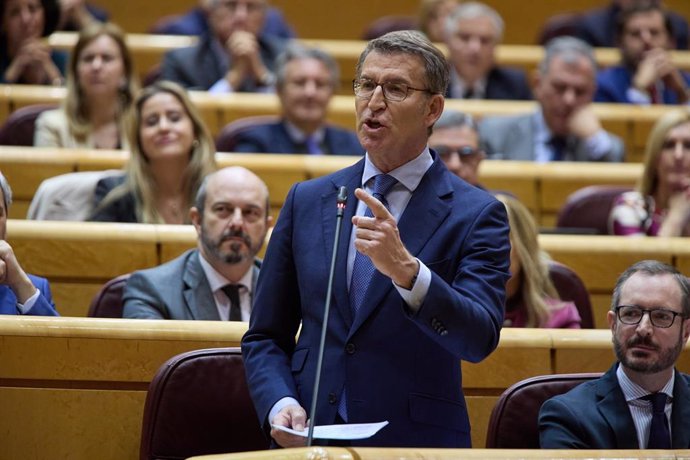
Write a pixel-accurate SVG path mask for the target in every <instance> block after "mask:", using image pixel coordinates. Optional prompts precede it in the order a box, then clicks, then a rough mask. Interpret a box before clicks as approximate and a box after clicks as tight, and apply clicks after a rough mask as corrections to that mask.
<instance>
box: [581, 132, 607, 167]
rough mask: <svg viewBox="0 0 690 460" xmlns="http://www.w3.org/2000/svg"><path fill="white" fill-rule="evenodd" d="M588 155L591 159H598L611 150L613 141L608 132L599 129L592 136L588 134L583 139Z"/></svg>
mask: <svg viewBox="0 0 690 460" xmlns="http://www.w3.org/2000/svg"><path fill="white" fill-rule="evenodd" d="M585 144H586V145H587V151H588V152H589V157H590V159H592V160H600V159H602V158H603V157H605V156H606V155H608V153H609V152H610V151H611V149H612V148H613V141H612V140H611V136H609V133H607V132H606V131H604V130H603V129H600V130H599V131H597V132H596V134H594V135H593V136H590V137H588V138H587V140H586V141H585Z"/></svg>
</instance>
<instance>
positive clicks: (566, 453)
mask: <svg viewBox="0 0 690 460" xmlns="http://www.w3.org/2000/svg"><path fill="white" fill-rule="evenodd" d="M688 455H690V450H664V451H649V450H549V449H539V450H535V449H514V450H510V449H482V448H474V449H431V448H426V449H425V448H403V447H389V448H376V447H348V448H344V447H298V448H292V449H289V450H283V451H281V454H280V458H281V459H283V460H312V459H315V458H337V459H339V460H401V459H416V460H424V459H438V460H445V459H448V460H451V459H452V460H476V459H482V460H524V459H526V458H530V459H532V458H534V459H544V460H545V459H550V460H561V459H583V460H584V459H614V458H616V459H617V458H625V459H630V460H646V459H649V460H653V459H660V460H661V459H664V460H676V459H677V460H684V459H687V458H688ZM274 456H275V452H272V451H256V452H239V453H234V454H216V455H200V456H196V457H190V458H189V459H188V460H265V459H272V458H274Z"/></svg>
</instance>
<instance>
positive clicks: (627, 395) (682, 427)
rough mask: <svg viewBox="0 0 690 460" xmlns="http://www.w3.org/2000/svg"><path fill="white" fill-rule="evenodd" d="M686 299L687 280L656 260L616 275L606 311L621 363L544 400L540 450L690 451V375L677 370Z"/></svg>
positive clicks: (688, 309)
mask: <svg viewBox="0 0 690 460" xmlns="http://www.w3.org/2000/svg"><path fill="white" fill-rule="evenodd" d="M689 295H690V284H688V279H687V278H686V277H685V276H683V274H681V273H680V272H678V270H676V269H675V268H674V267H672V266H669V265H667V264H664V263H661V262H657V261H654V260H645V261H641V262H638V263H636V264H634V265H633V266H631V267H630V268H628V269H627V270H626V271H625V272H624V273H623V274H622V275H621V276H620V277H619V278H618V281H617V283H616V287H615V289H614V291H613V298H612V302H611V310H610V311H609V312H608V321H609V326H610V327H611V332H612V334H613V349H614V351H615V352H616V358H617V359H618V363H616V364H614V365H613V367H611V369H609V371H608V372H607V373H606V374H604V375H603V376H602V377H601V378H599V379H597V380H594V381H591V382H587V383H583V384H581V385H579V386H577V387H575V388H574V389H573V390H571V391H569V392H568V393H565V394H563V395H559V396H556V397H554V398H552V399H550V400H548V401H546V402H545V403H544V405H543V406H542V408H541V411H540V413H539V431H540V444H541V447H542V448H544V449H688V448H689V447H690V430H688V420H690V376H688V375H686V374H682V373H680V372H678V371H677V370H675V369H674V366H675V363H676V360H677V359H678V357H679V356H680V353H681V352H682V350H683V347H684V346H685V344H686V343H687V341H688V336H689V335H690V298H689V297H688V296H689ZM669 424H670V426H669Z"/></svg>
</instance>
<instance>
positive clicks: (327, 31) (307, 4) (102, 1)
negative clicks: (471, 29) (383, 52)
mask: <svg viewBox="0 0 690 460" xmlns="http://www.w3.org/2000/svg"><path fill="white" fill-rule="evenodd" d="M92 3H94V4H96V5H98V6H101V7H103V8H105V9H106V10H107V11H109V13H110V18H111V20H112V21H114V22H116V23H118V24H121V25H122V26H124V27H125V28H126V29H127V31H129V32H146V31H148V30H150V28H151V26H152V25H153V24H154V23H155V22H156V21H157V20H159V19H160V18H161V17H163V16H166V15H172V14H181V13H184V12H187V11H188V10H189V9H190V8H191V7H192V3H191V2H190V1H189V0H149V1H146V2H133V1H132V0H126V3H124V4H125V5H127V6H126V7H124V8H123V3H122V0H92ZM484 3H486V4H488V5H490V6H492V7H493V8H495V9H496V10H497V11H498V12H499V13H500V14H501V16H502V17H503V20H504V21H505V24H506V30H505V32H504V34H503V42H504V43H536V39H537V37H538V35H539V34H540V32H541V29H542V27H543V25H544V24H545V23H546V21H547V20H548V19H549V18H551V17H552V16H554V15H557V14H561V13H564V12H570V11H585V10H588V9H591V8H599V7H602V6H603V5H604V4H605V3H607V2H605V1H603V0H578V1H577V2H573V1H572V0H537V1H532V2H530V3H529V19H528V20H526V19H525V4H524V3H522V2H516V1H514V0H485V1H484ZM270 4H271V5H273V6H276V7H278V8H279V9H280V10H281V11H282V12H283V14H284V16H285V18H286V20H287V21H288V23H289V24H290V25H291V26H292V27H293V28H294V30H295V32H296V33H297V35H298V36H299V37H309V38H322V39H352V38H358V37H361V36H362V33H363V32H364V30H365V28H366V27H367V26H368V25H369V24H370V23H371V22H372V21H374V20H376V19H378V18H380V17H383V16H388V15H409V16H415V15H416V14H417V12H418V10H419V5H420V0H387V1H377V2H370V1H366V0H351V1H341V2H328V4H327V7H324V2H323V1H321V0H302V1H299V2H296V1H294V0H270ZM664 5H665V6H666V7H667V8H669V9H670V10H672V11H675V12H677V13H679V14H680V15H682V16H684V17H686V18H688V17H690V3H688V2H687V0H665V1H664Z"/></svg>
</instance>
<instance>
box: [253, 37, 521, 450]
mask: <svg viewBox="0 0 690 460" xmlns="http://www.w3.org/2000/svg"><path fill="white" fill-rule="evenodd" d="M447 84H448V68H447V64H446V62H445V58H444V56H443V54H441V53H440V52H439V51H438V49H437V48H435V47H434V46H433V45H432V44H431V42H429V41H428V40H427V39H426V37H425V36H424V35H423V34H422V33H420V32H416V31H398V32H391V33H389V34H386V35H384V36H383V37H380V38H377V39H375V40H372V41H371V42H369V44H368V45H367V47H366V48H365V50H364V52H363V53H362V54H361V56H360V59H359V62H358V64H357V69H356V79H355V81H354V85H353V86H354V93H355V96H356V97H355V109H356V112H357V134H358V137H359V139H360V142H361V143H362V145H363V146H364V147H365V149H366V151H367V153H366V155H365V158H363V159H362V160H360V161H359V162H358V163H356V164H355V165H354V166H351V167H348V168H345V169H343V170H341V171H338V172H336V173H333V174H330V175H328V176H325V177H321V178H318V179H315V180H311V181H307V182H303V183H299V184H296V185H295V186H293V188H292V189H291V191H290V192H289V194H288V197H287V199H286V201H285V205H284V206H283V209H282V211H281V213H280V218H279V219H278V223H277V225H276V228H275V230H274V232H273V233H272V236H271V241H270V243H269V246H268V250H267V253H266V259H265V262H264V265H263V267H262V270H261V274H260V276H259V283H258V286H257V297H256V303H255V309H254V313H253V315H252V318H251V320H250V325H249V330H248V332H247V333H246V335H245V336H244V338H243V340H242V352H243V356H244V358H245V368H246V372H247V379H248V382H249V388H250V392H251V395H252V398H253V400H254V404H255V406H256V409H257V413H258V416H259V420H260V421H261V422H262V424H263V426H264V427H266V428H268V427H269V426H270V424H273V425H280V426H284V427H292V428H294V429H296V430H302V429H303V428H304V427H305V423H306V418H307V414H306V411H305V408H309V407H310V406H311V403H312V398H313V397H314V395H313V385H314V378H315V372H316V365H317V358H318V357H317V355H318V349H319V342H320V339H319V337H320V335H321V325H322V322H323V320H324V303H325V301H326V292H327V289H328V277H329V266H330V260H331V258H332V255H333V251H334V250H335V248H334V246H333V244H334V243H333V239H334V234H335V232H336V198H337V195H338V191H339V188H340V187H341V186H344V187H346V188H347V191H348V192H347V196H348V201H347V208H346V209H345V217H344V219H343V231H342V234H341V237H340V239H339V241H338V242H336V243H335V244H336V245H337V246H336V247H340V251H339V252H338V257H337V260H336V270H335V279H334V284H333V294H332V298H331V302H332V305H331V310H330V316H329V324H328V327H329V329H328V333H327V334H326V344H325V358H324V361H323V370H322V372H321V375H322V379H321V384H320V388H321V391H320V393H319V394H318V397H317V401H318V405H317V409H316V415H315V417H314V418H313V419H312V420H311V422H310V423H314V424H315V425H324V424H332V423H336V422H337V423H343V422H347V423H364V422H380V421H383V420H387V421H388V422H389V424H388V425H387V426H386V427H384V428H383V429H382V430H381V431H379V432H378V433H377V434H376V435H374V436H373V437H371V438H369V439H364V440H359V441H352V444H353V445H363V446H436V447H469V446H470V427H469V419H468V416H467V409H466V404H465V399H464V396H463V394H462V377H461V369H460V360H468V361H472V362H477V361H480V360H482V359H484V358H485V357H486V356H487V355H488V354H489V353H491V352H492V351H493V349H494V348H495V347H496V345H497V343H498V338H499V331H500V329H501V323H502V317H503V302H504V295H505V282H506V280H507V278H508V258H509V240H508V225H507V219H506V214H505V208H503V207H502V206H501V204H500V203H499V202H497V201H496V200H495V199H494V198H493V197H492V196H490V195H489V194H487V193H485V192H483V191H481V190H479V189H478V188H476V187H472V186H470V185H469V184H467V183H466V182H464V181H462V180H460V179H459V178H458V177H456V176H455V175H454V174H452V173H450V172H449V171H448V169H447V168H446V167H445V166H444V165H443V163H442V162H441V160H440V159H439V158H438V155H437V154H436V153H434V152H432V151H430V150H429V149H428V147H427V140H428V138H429V134H430V132H431V130H432V127H433V125H434V123H435V122H436V120H437V119H438V118H439V117H440V115H441V113H442V111H443V105H444V96H443V95H444V93H445V91H446V87H447ZM374 195H376V196H377V197H378V198H375V197H374ZM300 326H301V328H300ZM298 331H299V337H297V333H298ZM296 337H297V340H295V339H296ZM271 435H272V437H273V439H274V441H275V442H276V443H277V444H278V445H281V446H284V447H285V446H296V445H303V444H304V442H305V440H304V438H302V437H298V436H296V435H291V434H288V433H285V432H283V431H280V430H278V429H275V428H274V429H273V430H272V431H271Z"/></svg>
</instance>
